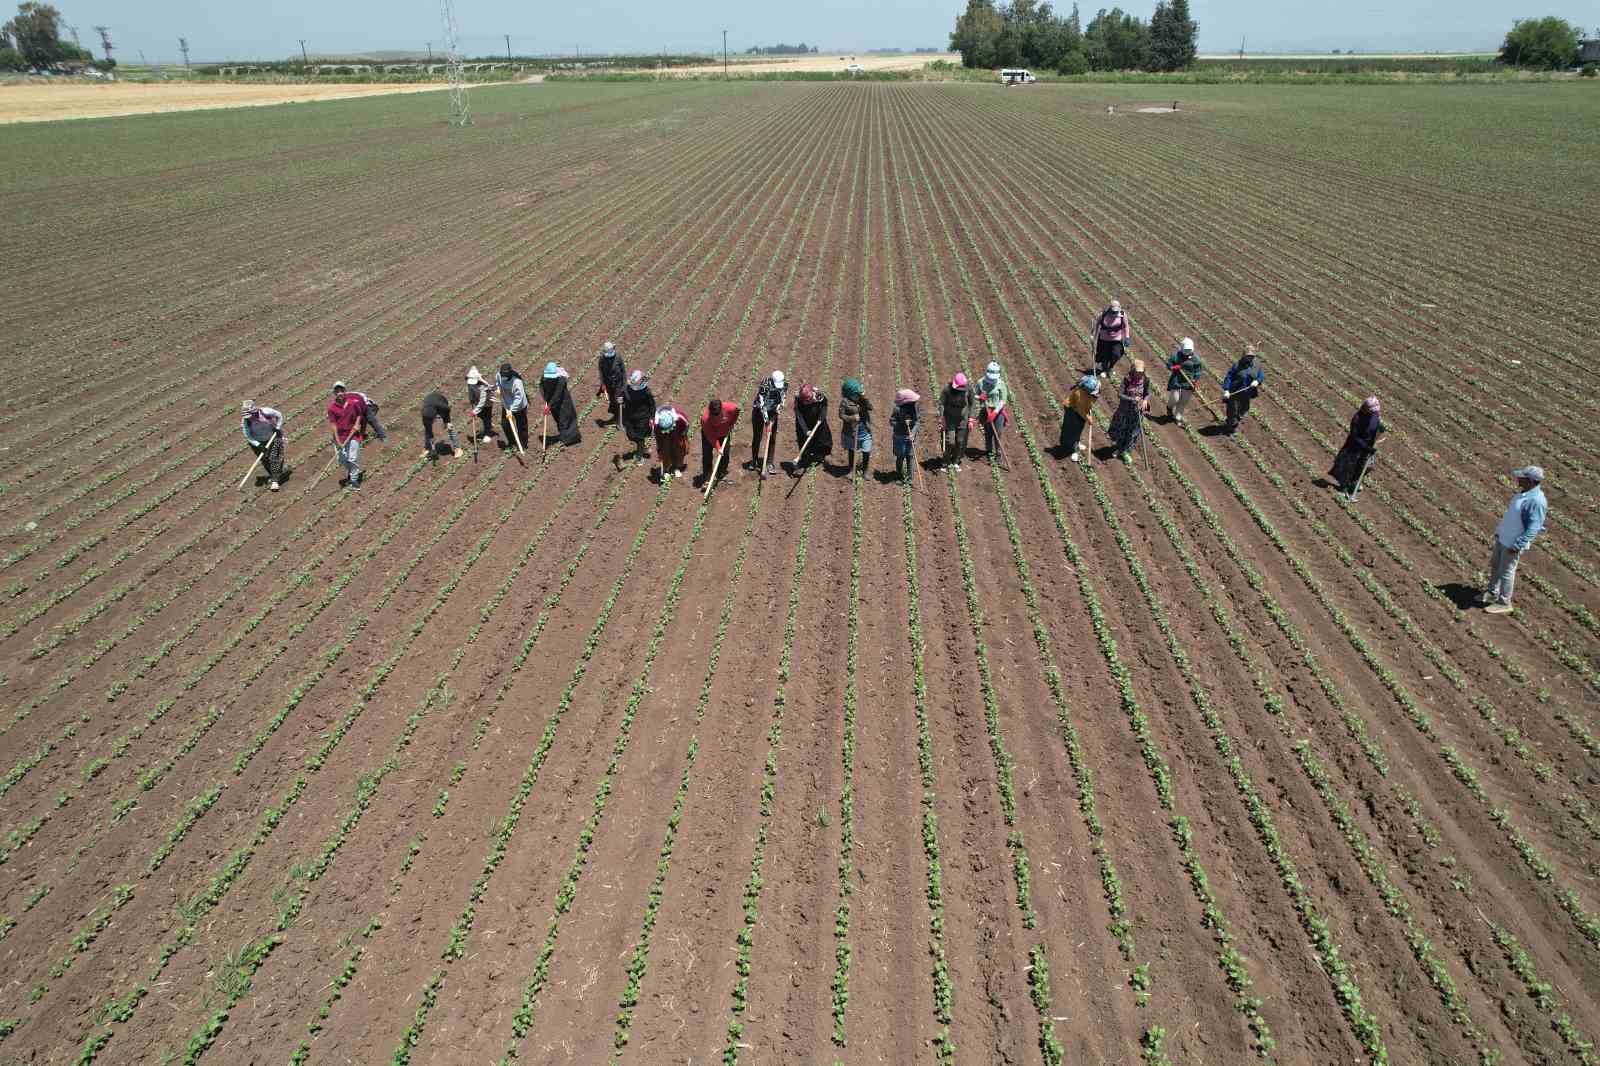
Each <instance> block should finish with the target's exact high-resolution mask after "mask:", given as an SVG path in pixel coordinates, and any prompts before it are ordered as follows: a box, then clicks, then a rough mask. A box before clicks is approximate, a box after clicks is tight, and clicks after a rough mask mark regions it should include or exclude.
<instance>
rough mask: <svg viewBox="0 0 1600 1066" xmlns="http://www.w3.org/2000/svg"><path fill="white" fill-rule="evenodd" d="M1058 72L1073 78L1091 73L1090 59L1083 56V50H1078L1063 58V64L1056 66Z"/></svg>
mask: <svg viewBox="0 0 1600 1066" xmlns="http://www.w3.org/2000/svg"><path fill="white" fill-rule="evenodd" d="M1056 70H1057V71H1059V72H1060V73H1062V74H1065V75H1067V76H1068V77H1071V76H1072V75H1074V74H1087V73H1089V57H1088V56H1086V55H1084V54H1083V49H1082V48H1078V49H1076V50H1074V51H1071V52H1068V53H1067V54H1066V55H1064V56H1062V57H1061V62H1060V63H1058V64H1056Z"/></svg>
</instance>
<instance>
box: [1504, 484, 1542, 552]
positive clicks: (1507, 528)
mask: <svg viewBox="0 0 1600 1066" xmlns="http://www.w3.org/2000/svg"><path fill="white" fill-rule="evenodd" d="M1549 510H1550V504H1549V502H1548V501H1547V500H1546V499H1545V498H1544V489H1542V488H1540V487H1539V486H1538V485H1535V486H1534V487H1533V488H1531V489H1529V490H1528V491H1527V492H1519V493H1517V494H1516V495H1515V496H1513V497H1511V505H1510V506H1509V507H1507V508H1506V513H1505V517H1504V518H1502V519H1500V528H1499V529H1498V530H1496V533H1495V535H1496V536H1498V537H1499V538H1500V543H1501V544H1504V545H1505V546H1506V547H1508V548H1515V549H1516V550H1517V551H1519V552H1522V551H1527V550H1528V548H1529V547H1530V546H1531V545H1532V544H1533V538H1535V537H1537V536H1538V535H1539V532H1540V531H1541V530H1543V529H1544V516H1545V514H1546V513H1547V512H1548V511H1549Z"/></svg>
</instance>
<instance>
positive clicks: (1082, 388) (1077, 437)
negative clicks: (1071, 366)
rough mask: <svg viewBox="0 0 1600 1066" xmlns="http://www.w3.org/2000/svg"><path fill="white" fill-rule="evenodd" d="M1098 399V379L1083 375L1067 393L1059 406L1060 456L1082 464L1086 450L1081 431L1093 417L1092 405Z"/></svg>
mask: <svg viewBox="0 0 1600 1066" xmlns="http://www.w3.org/2000/svg"><path fill="white" fill-rule="evenodd" d="M1099 399H1100V379H1099V378H1098V377H1096V376H1095V375H1093V374H1085V375H1083V377H1081V378H1079V379H1078V383H1077V384H1076V385H1074V386H1072V391H1071V392H1069V393H1067V402H1066V403H1064V404H1062V405H1061V440H1060V447H1061V454H1062V455H1065V456H1067V457H1069V458H1070V459H1071V460H1072V461H1073V462H1075V463H1081V462H1083V453H1084V451H1085V450H1086V449H1085V446H1084V443H1083V429H1084V427H1085V426H1087V425H1088V424H1089V421H1090V419H1092V418H1093V417H1094V405H1095V402H1096V401H1097V400H1099Z"/></svg>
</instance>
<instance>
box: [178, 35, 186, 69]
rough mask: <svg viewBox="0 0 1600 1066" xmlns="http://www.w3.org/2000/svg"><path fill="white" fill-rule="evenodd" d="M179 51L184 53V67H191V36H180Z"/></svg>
mask: <svg viewBox="0 0 1600 1066" xmlns="http://www.w3.org/2000/svg"><path fill="white" fill-rule="evenodd" d="M178 51H180V52H182V53H183V69H184V70H188V69H189V38H187V37H179V38H178Z"/></svg>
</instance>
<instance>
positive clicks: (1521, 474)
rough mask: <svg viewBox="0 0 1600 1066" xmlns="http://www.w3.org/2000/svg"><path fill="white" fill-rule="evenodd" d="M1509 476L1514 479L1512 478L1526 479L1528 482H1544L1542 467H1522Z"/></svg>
mask: <svg viewBox="0 0 1600 1066" xmlns="http://www.w3.org/2000/svg"><path fill="white" fill-rule="evenodd" d="M1511 476H1512V477H1514V478H1527V479H1528V480H1529V481H1543V480H1544V467H1542V466H1523V467H1518V468H1517V469H1515V470H1513V471H1511Z"/></svg>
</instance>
